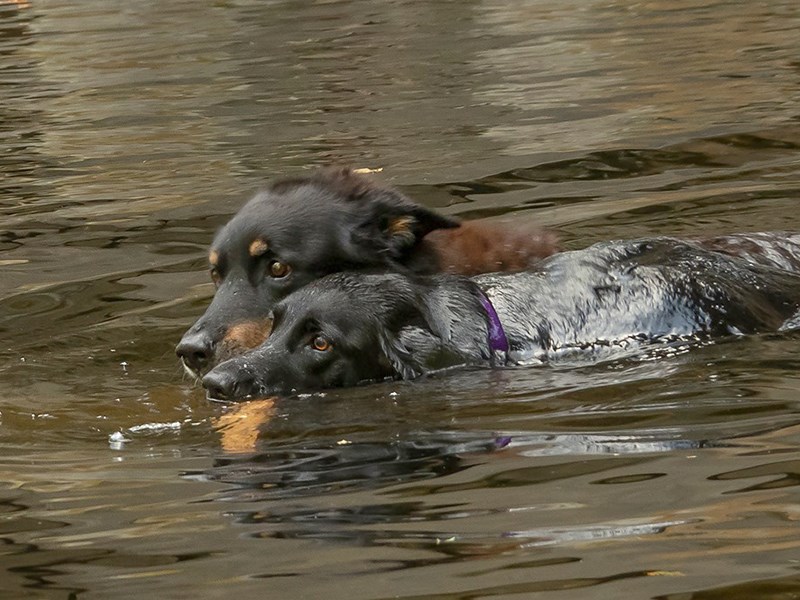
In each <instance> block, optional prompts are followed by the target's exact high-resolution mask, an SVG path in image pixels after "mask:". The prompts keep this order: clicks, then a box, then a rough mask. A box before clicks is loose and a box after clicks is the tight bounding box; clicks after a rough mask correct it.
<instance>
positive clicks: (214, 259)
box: [208, 250, 219, 267]
mask: <svg viewBox="0 0 800 600" xmlns="http://www.w3.org/2000/svg"><path fill="white" fill-rule="evenodd" d="M208 262H209V264H210V265H211V266H213V267H216V266H217V265H218V264H219V252H217V251H216V250H212V251H211V252H209V253H208Z"/></svg>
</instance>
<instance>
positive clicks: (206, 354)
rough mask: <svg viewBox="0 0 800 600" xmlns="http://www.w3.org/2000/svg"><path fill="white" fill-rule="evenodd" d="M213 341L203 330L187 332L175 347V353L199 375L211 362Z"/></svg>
mask: <svg viewBox="0 0 800 600" xmlns="http://www.w3.org/2000/svg"><path fill="white" fill-rule="evenodd" d="M213 353H214V343H213V342H212V340H211V338H210V337H209V336H208V335H207V334H206V333H204V332H202V331H200V332H191V331H189V332H187V333H186V335H184V336H183V338H182V339H181V341H180V343H179V344H178V345H177V346H176V347H175V354H177V355H178V358H180V359H181V360H182V361H183V364H184V365H186V366H187V367H188V368H189V369H191V370H192V371H193V372H194V373H195V374H196V375H201V374H202V373H203V372H204V371H205V370H206V369H207V368H208V365H209V363H210V362H211V356H212V355H213Z"/></svg>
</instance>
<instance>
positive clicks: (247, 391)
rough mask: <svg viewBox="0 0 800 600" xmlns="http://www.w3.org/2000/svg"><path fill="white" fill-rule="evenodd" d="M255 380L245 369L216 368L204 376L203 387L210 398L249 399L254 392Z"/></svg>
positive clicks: (223, 400)
mask: <svg viewBox="0 0 800 600" xmlns="http://www.w3.org/2000/svg"><path fill="white" fill-rule="evenodd" d="M254 383H255V381H254V380H253V378H252V377H251V376H250V375H248V374H247V373H246V372H243V371H236V370H230V369H220V368H217V369H214V370H212V371H211V372H210V373H209V374H208V375H206V376H205V377H203V387H204V388H206V395H207V396H208V398H209V400H219V401H222V402H236V401H238V400H245V399H247V398H248V397H249V396H250V395H251V394H252V392H253V388H254Z"/></svg>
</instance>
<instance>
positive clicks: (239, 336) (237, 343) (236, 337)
mask: <svg viewBox="0 0 800 600" xmlns="http://www.w3.org/2000/svg"><path fill="white" fill-rule="evenodd" d="M270 331H272V321H271V320H270V319H263V320H259V321H239V322H238V323H235V324H233V325H231V326H230V327H229V328H228V331H226V332H225V336H224V337H223V338H222V343H221V344H220V348H219V357H218V359H219V361H220V362H221V361H223V360H227V359H228V358H231V357H233V356H238V355H239V354H243V353H244V352H246V351H247V350H250V349H252V348H255V347H256V346H260V345H261V344H262V343H263V342H264V340H266V339H267V337H268V336H269V332H270Z"/></svg>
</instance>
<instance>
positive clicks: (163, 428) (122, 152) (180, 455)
mask: <svg viewBox="0 0 800 600" xmlns="http://www.w3.org/2000/svg"><path fill="white" fill-rule="evenodd" d="M798 31H800V12H798V7H797V4H796V1H795V0H773V1H769V2H740V1H739V0H728V1H724V0H723V1H719V2H694V1H691V0H685V1H684V0H678V1H670V2H664V1H652V2H638V3H635V2H623V1H615V0H612V1H610V2H594V1H591V0H589V1H587V0H560V1H558V2H556V1H550V0H543V1H541V2H523V1H511V0H509V1H505V2H501V1H496V2H492V1H483V2H479V1H474V2H473V1H469V2H460V1H454V2H428V3H422V2H413V1H411V0H407V1H404V0H401V1H398V2H366V1H364V2H347V1H342V2H313V3H312V2H307V3H305V2H279V1H274V2H249V1H247V0H242V1H233V2H217V3H204V2H187V1H185V0H176V1H173V2H150V1H142V2H127V3H123V2H105V1H103V2H100V1H88V2H80V3H75V2H65V1H61V0H54V1H52V2H41V3H39V2H36V1H32V2H30V3H27V2H14V3H10V4H9V3H3V2H0V391H1V392H2V395H0V452H1V454H0V598H2V599H5V598H9V599H17V598H37V599H51V598H53V599H55V598H59V599H61V598H63V599H66V598H73V599H76V598H79V599H90V598H145V597H147V598H237V599H240V600H245V599H249V598H281V599H284V598H326V599H328V600H336V599H348V600H350V599H353V600H358V599H383V598H428V599H437V600H445V599H446V600H472V599H477V598H492V599H494V598H548V599H549V598H552V599H562V598H581V599H584V598H586V599H599V598H657V599H667V600H689V599H693V600H712V599H717V598H719V599H722V598H725V599H752V598H759V599H775V600H777V599H781V600H784V599H787V598H798V597H800V527H799V526H798V520H800V511H799V510H798V495H797V493H798V485H800V450H798V443H800V374H798V369H799V368H800V359H799V358H798V348H799V347H800V336H798V335H796V334H795V335H791V334H790V335H782V336H764V337H754V338H749V339H743V340H728V341H724V342H720V343H717V344H713V345H709V346H706V347H703V348H687V349H685V351H684V350H683V349H678V350H677V351H671V352H670V353H663V355H661V356H651V357H648V358H647V360H640V361H624V362H612V363H602V364H597V365H591V366H586V367H582V368H570V369H567V368H562V369H548V368H538V369H529V370H515V371H502V372H489V371H476V372H466V373H457V374H451V375H448V376H445V377H440V378H434V379H430V380H428V381H417V382H412V383H397V384H382V385H374V386H368V387H362V388H357V389H355V390H348V391H339V392H331V393H328V394H324V395H323V394H319V395H311V396H306V397H301V398H294V399H287V400H285V401H279V402H277V403H274V404H269V403H260V404H255V403H254V404H251V405H247V406H244V407H242V408H241V409H239V410H238V411H236V410H233V411H232V410H228V411H226V410H225V409H224V408H222V407H219V406H215V405H211V404H209V403H207V402H206V401H205V399H204V397H203V393H202V392H201V391H200V390H198V389H197V388H196V387H194V386H193V384H192V383H191V382H190V381H187V380H186V379H185V377H184V376H183V375H182V372H181V370H180V369H179V367H178V365H177V362H176V360H175V357H174V355H173V347H174V345H175V343H176V342H177V340H178V339H179V337H180V334H181V333H182V331H183V330H184V329H185V328H186V327H188V326H189V325H190V324H191V323H192V321H193V320H194V319H195V318H196V317H197V316H198V315H199V314H200V313H201V312H202V310H203V306H204V305H205V303H206V302H207V301H208V298H209V297H210V294H211V286H210V284H209V283H207V275H206V273H205V272H204V260H205V259H204V256H205V249H206V245H207V244H208V242H209V241H210V239H211V236H212V235H213V233H214V231H215V229H216V228H217V227H218V226H219V225H220V224H221V223H223V222H224V221H225V219H226V218H227V217H228V216H229V215H231V214H232V213H233V212H234V211H235V210H236V209H237V207H238V206H239V205H240V204H241V202H242V201H243V200H245V199H246V198H247V196H248V195H249V194H251V193H252V192H253V191H255V190H256V189H258V187H259V186H260V185H262V183H263V182H264V181H266V180H268V179H270V178H273V177H276V176H283V175H289V174H296V173H300V172H302V171H303V170H304V169H306V168H308V167H310V166H313V165H319V164H328V163H331V162H336V163H347V164H353V165H355V166H359V167H370V168H375V169H377V168H382V169H383V172H382V174H381V176H382V177H383V178H384V179H385V180H387V181H389V182H392V183H394V184H395V185H398V186H400V187H402V188H403V189H404V190H405V191H406V192H408V193H409V194H411V195H413V196H414V197H415V198H416V199H417V200H419V201H421V202H424V203H427V204H429V205H431V206H435V207H438V208H440V209H441V210H443V211H445V212H447V213H449V214H454V215H459V216H462V217H464V218H473V217H494V218H499V219H511V220H513V221H514V222H518V223H520V224H521V225H525V224H535V223H540V224H545V225H547V226H549V227H552V228H554V229H556V230H558V231H559V232H560V233H561V235H562V237H563V238H564V240H565V241H566V243H567V245H568V246H570V247H582V246H585V245H587V244H589V243H591V242H593V241H596V240H602V239H608V238H620V237H633V236H639V235H649V234H662V233H663V234H667V233H668V234H692V235H694V234H704V233H714V234H716V233H721V232H735V231H752V230H768V229H789V230H800V206H799V205H798V198H800V120H799V119H798V117H799V116H800V60H799V59H798V56H800V54H799V53H798V51H799V50H800V37H798Z"/></svg>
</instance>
